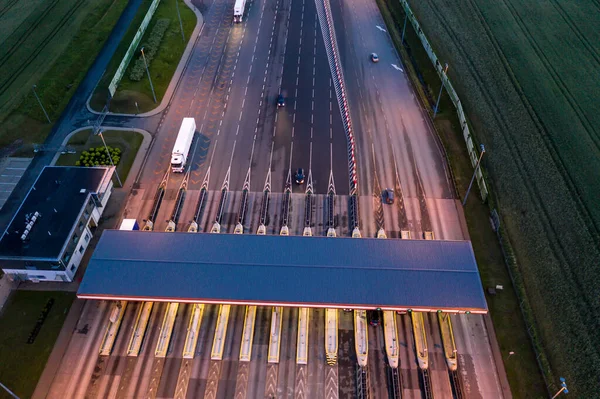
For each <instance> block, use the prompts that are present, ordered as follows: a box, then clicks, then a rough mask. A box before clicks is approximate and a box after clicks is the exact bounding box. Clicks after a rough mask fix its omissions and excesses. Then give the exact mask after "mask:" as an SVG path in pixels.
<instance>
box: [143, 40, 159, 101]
mask: <svg viewBox="0 0 600 399" xmlns="http://www.w3.org/2000/svg"><path fill="white" fill-rule="evenodd" d="M140 50H141V52H142V58H143V59H144V66H145V67H146V73H147V74H148V80H149V81H150V89H152V97H154V104H156V94H155V93H154V86H153V85H152V78H151V77H150V70H149V69H148V63H147V62H146V56H145V55H144V48H143V47H142V48H141V49H140Z"/></svg>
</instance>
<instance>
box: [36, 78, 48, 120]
mask: <svg viewBox="0 0 600 399" xmlns="http://www.w3.org/2000/svg"><path fill="white" fill-rule="evenodd" d="M36 87H37V85H33V95H34V96H35V98H36V99H37V102H38V103H39V104H40V107H42V111H44V115H46V119H48V123H52V121H50V117H49V116H48V113H47V112H46V108H44V104H42V100H40V98H39V97H38V95H37V93H36V91H35V88H36Z"/></svg>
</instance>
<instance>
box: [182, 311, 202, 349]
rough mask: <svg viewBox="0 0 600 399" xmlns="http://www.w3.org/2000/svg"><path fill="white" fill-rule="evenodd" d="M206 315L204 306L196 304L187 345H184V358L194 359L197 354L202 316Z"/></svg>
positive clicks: (186, 337) (189, 326)
mask: <svg viewBox="0 0 600 399" xmlns="http://www.w3.org/2000/svg"><path fill="white" fill-rule="evenodd" d="M203 314H204V305H202V304H197V303H196V304H194V307H193V308H192V315H191V316H190V322H189V324H188V329H187V335H186V336H185V343H184V345H183V358H184V359H193V358H194V353H195V352H196V345H197V343H198V333H199V332H200V325H201V324H202V315H203Z"/></svg>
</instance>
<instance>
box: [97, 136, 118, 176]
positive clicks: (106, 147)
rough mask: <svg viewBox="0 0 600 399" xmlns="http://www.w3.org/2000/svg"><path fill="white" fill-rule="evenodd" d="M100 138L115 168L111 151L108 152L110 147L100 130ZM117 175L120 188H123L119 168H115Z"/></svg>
mask: <svg viewBox="0 0 600 399" xmlns="http://www.w3.org/2000/svg"><path fill="white" fill-rule="evenodd" d="M98 136H100V138H101V139H102V143H103V144H104V148H105V149H106V153H107V154H108V159H109V160H110V164H111V165H112V166H115V164H114V163H113V160H112V156H111V155H110V151H109V150H108V146H107V145H106V141H104V136H103V135H102V130H98ZM115 175H116V176H117V181H118V182H119V187H123V183H121V179H120V178H119V173H118V172H117V168H116V167H115Z"/></svg>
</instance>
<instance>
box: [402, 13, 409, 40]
mask: <svg viewBox="0 0 600 399" xmlns="http://www.w3.org/2000/svg"><path fill="white" fill-rule="evenodd" d="M407 21H408V13H406V16H405V17H404V26H403V27H402V45H403V46H404V32H406V22H407Z"/></svg>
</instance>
